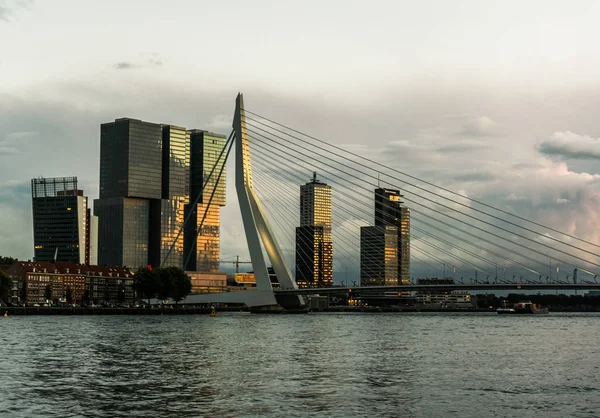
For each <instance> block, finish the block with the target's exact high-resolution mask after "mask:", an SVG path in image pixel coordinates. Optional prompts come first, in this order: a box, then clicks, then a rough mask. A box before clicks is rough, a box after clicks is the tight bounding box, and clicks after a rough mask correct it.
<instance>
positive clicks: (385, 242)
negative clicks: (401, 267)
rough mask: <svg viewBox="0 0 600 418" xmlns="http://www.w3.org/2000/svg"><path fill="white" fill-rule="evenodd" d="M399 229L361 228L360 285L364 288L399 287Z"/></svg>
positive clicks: (385, 227)
mask: <svg viewBox="0 0 600 418" xmlns="http://www.w3.org/2000/svg"><path fill="white" fill-rule="evenodd" d="M398 258H399V257H398V228H397V227H395V226H384V225H379V226H363V227H361V228H360V283H361V285H362V286H395V285H398Z"/></svg>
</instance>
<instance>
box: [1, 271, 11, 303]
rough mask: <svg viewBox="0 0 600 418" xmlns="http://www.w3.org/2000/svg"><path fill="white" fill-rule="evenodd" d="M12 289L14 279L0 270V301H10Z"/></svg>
mask: <svg viewBox="0 0 600 418" xmlns="http://www.w3.org/2000/svg"><path fill="white" fill-rule="evenodd" d="M12 287H13V280H12V278H11V277H10V276H9V275H8V274H6V273H5V272H4V271H3V270H0V300H5V301H8V298H9V296H10V293H11V290H12Z"/></svg>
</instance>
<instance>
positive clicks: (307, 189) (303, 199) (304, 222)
mask: <svg viewBox="0 0 600 418" xmlns="http://www.w3.org/2000/svg"><path fill="white" fill-rule="evenodd" d="M296 283H297V284H298V286H299V287H331V286H332V285H333V242H332V240H331V186H329V185H327V184H326V183H323V182H321V181H319V180H317V174H316V173H313V179H312V181H311V182H309V183H306V184H304V185H302V186H300V227H298V228H296Z"/></svg>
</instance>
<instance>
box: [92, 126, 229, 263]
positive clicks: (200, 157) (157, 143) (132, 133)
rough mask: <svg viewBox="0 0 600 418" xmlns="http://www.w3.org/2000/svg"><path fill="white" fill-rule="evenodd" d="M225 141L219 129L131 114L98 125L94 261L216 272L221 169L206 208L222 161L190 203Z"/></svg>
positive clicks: (222, 187)
mask: <svg viewBox="0 0 600 418" xmlns="http://www.w3.org/2000/svg"><path fill="white" fill-rule="evenodd" d="M224 146H225V137H224V136H223V135H218V134H212V133H210V132H206V131H196V130H192V131H188V130H186V129H185V128H184V127H180V126H175V125H164V124H157V123H150V122H144V121H141V120H137V119H130V118H121V119H116V120H115V121H114V122H110V123H105V124H102V125H101V147H100V153H101V156H100V198H99V199H98V200H96V201H95V202H94V210H95V213H96V214H97V215H98V217H99V253H100V255H99V264H106V265H120V266H128V267H131V268H136V267H140V266H146V265H150V266H152V267H155V268H156V267H160V266H161V264H164V265H165V266H176V267H179V268H184V267H187V268H188V270H193V271H209V272H216V271H217V270H218V260H219V229H220V216H219V209H220V206H223V205H225V174H224V173H223V175H222V180H221V181H220V182H219V185H218V190H217V192H216V193H215V199H214V200H213V203H212V204H211V205H210V207H208V206H209V205H208V200H209V196H210V194H211V192H212V187H213V186H214V179H216V177H217V175H218V168H219V167H218V168H217V170H215V171H216V173H215V174H214V177H211V179H212V180H213V184H208V185H206V188H205V189H204V191H203V193H202V199H201V200H200V203H199V204H198V205H197V206H196V207H194V208H192V203H193V202H194V199H195V197H197V196H198V193H200V190H202V185H203V184H204V181H205V176H206V175H207V174H208V173H210V171H211V170H212V168H213V166H214V164H215V162H216V160H217V158H218V155H219V154H220V150H222V149H223V148H224ZM192 210H193V212H194V213H193V215H194V216H192V217H191V218H190V220H189V221H188V224H187V225H189V227H186V228H184V231H183V233H180V231H181V229H182V228H183V227H184V221H185V218H186V216H187V215H188V213H189V212H190V211H192ZM205 212H207V216H206V219H205V221H204V223H203V227H202V230H201V231H200V233H197V230H198V229H199V228H198V226H199V225H200V223H201V222H202V218H203V217H204V213H205ZM191 243H194V244H193V245H192V244H191ZM196 243H197V244H198V245H196ZM199 259H200V260H199ZM186 260H187V262H186Z"/></svg>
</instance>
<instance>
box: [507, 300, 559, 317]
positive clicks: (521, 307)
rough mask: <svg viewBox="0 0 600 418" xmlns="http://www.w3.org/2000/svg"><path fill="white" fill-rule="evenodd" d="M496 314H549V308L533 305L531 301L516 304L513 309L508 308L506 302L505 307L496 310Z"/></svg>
mask: <svg viewBox="0 0 600 418" xmlns="http://www.w3.org/2000/svg"><path fill="white" fill-rule="evenodd" d="M496 312H497V313H498V314H500V315H507V314H508V315H511V314H512V315H514V314H517V315H519V314H526V315H527V314H529V315H531V314H547V313H548V308H542V307H539V306H537V305H536V304H535V303H532V302H531V301H529V300H526V301H521V302H519V303H515V304H514V305H513V306H512V307H511V306H508V304H507V302H504V306H503V307H500V308H498V309H496Z"/></svg>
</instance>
